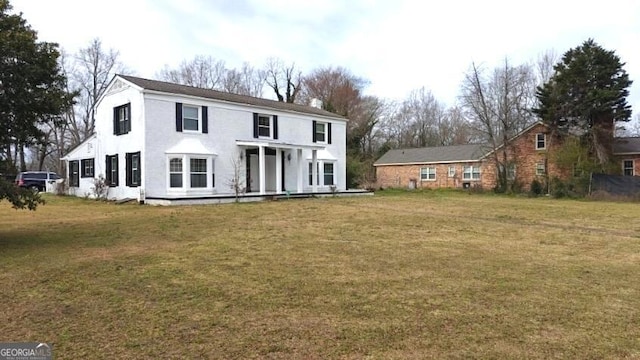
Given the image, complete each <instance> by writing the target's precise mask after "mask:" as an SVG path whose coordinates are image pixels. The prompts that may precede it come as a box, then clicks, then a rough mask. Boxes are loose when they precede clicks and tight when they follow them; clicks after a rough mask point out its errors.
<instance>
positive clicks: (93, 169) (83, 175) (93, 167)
mask: <svg viewBox="0 0 640 360" xmlns="http://www.w3.org/2000/svg"><path fill="white" fill-rule="evenodd" d="M89 164H90V165H91V166H87V165H89ZM88 167H89V168H90V169H91V173H89V172H88V171H87V168H88ZM95 172H96V162H95V158H89V159H81V160H80V177H81V178H92V177H94V176H95Z"/></svg>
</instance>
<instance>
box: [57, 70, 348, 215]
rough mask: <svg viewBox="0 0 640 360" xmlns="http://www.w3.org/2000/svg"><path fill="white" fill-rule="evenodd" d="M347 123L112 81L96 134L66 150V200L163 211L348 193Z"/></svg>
mask: <svg viewBox="0 0 640 360" xmlns="http://www.w3.org/2000/svg"><path fill="white" fill-rule="evenodd" d="M346 121H347V120H346V119H345V118H343V117H340V116H337V115H335V114H332V113H330V112H327V111H325V110H322V109H319V108H317V107H311V106H303V105H298V104H288V103H283V102H278V101H273V100H267V99H261V98H254V97H250V96H242V95H235V94H229V93H224V92H219V91H214V90H207V89H201V88H195V87H190V86H184V85H178V84H172V83H167V82H161V81H155V80H148V79H142V78H138V77H133V76H124V75H116V76H115V77H114V79H113V80H112V81H111V83H110V84H109V86H108V88H107V89H106V91H105V93H104V95H103V96H102V97H101V98H100V99H99V101H98V102H97V105H96V109H95V133H94V134H93V136H91V137H89V138H88V139H87V140H85V141H84V142H83V143H81V144H80V145H79V146H77V147H76V148H74V149H73V150H71V151H70V152H69V153H68V154H67V155H66V156H65V157H64V158H63V159H64V160H65V161H67V169H68V178H67V185H68V188H69V194H71V195H76V196H95V190H94V188H95V184H94V183H95V180H94V179H96V178H99V177H100V176H103V177H104V178H105V179H106V181H107V182H108V184H109V188H108V194H107V197H108V198H109V199H115V200H122V199H139V200H144V201H145V202H147V203H156V204H171V203H180V202H184V203H193V202H198V201H200V202H222V201H224V200H225V199H226V200H227V201H228V200H229V199H232V198H235V195H236V191H235V189H234V186H233V184H234V183H237V184H238V185H239V188H240V189H241V192H242V199H243V200H251V199H253V200H259V199H261V198H265V197H267V196H274V195H291V196H300V195H303V196H304V195H313V194H322V193H325V194H328V193H335V192H340V191H344V190H346V172H345V168H346Z"/></svg>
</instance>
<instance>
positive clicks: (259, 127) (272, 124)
mask: <svg viewBox="0 0 640 360" xmlns="http://www.w3.org/2000/svg"><path fill="white" fill-rule="evenodd" d="M253 137H254V138H256V139H257V138H269V139H278V116H277V115H265V114H258V113H253Z"/></svg>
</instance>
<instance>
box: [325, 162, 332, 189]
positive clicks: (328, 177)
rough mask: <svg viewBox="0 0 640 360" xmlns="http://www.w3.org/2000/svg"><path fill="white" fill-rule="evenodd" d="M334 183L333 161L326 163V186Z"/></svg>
mask: <svg viewBox="0 0 640 360" xmlns="http://www.w3.org/2000/svg"><path fill="white" fill-rule="evenodd" d="M329 185H334V184H333V163H324V186H329Z"/></svg>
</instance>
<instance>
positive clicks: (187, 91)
mask: <svg viewBox="0 0 640 360" xmlns="http://www.w3.org/2000/svg"><path fill="white" fill-rule="evenodd" d="M117 76H118V77H121V78H122V79H124V80H126V81H129V82H131V83H133V84H135V85H137V86H140V87H141V88H143V89H147V90H152V91H159V92H165V93H170V94H180V95H188V96H196V97H202V98H207V99H213V100H220V101H226V102H232V103H236V104H246V105H252V106H258V107H263V108H270V109H276V110H283V111H293V112H298V113H303V114H309V115H320V116H326V117H332V118H337V119H341V120H345V121H346V120H347V119H346V118H344V117H342V116H340V115H337V114H334V113H332V112H329V111H326V110H322V109H318V108H315V107H311V106H305V105H300V104H290V103H285V102H280V101H275V100H269V99H262V98H256V97H252V96H246V95H238V94H232V93H227V92H222V91H217V90H211V89H203V88H198V87H193V86H187V85H180V84H174V83H169V82H164V81H158V80H149V79H144V78H139V77H135V76H129V75H117Z"/></svg>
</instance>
